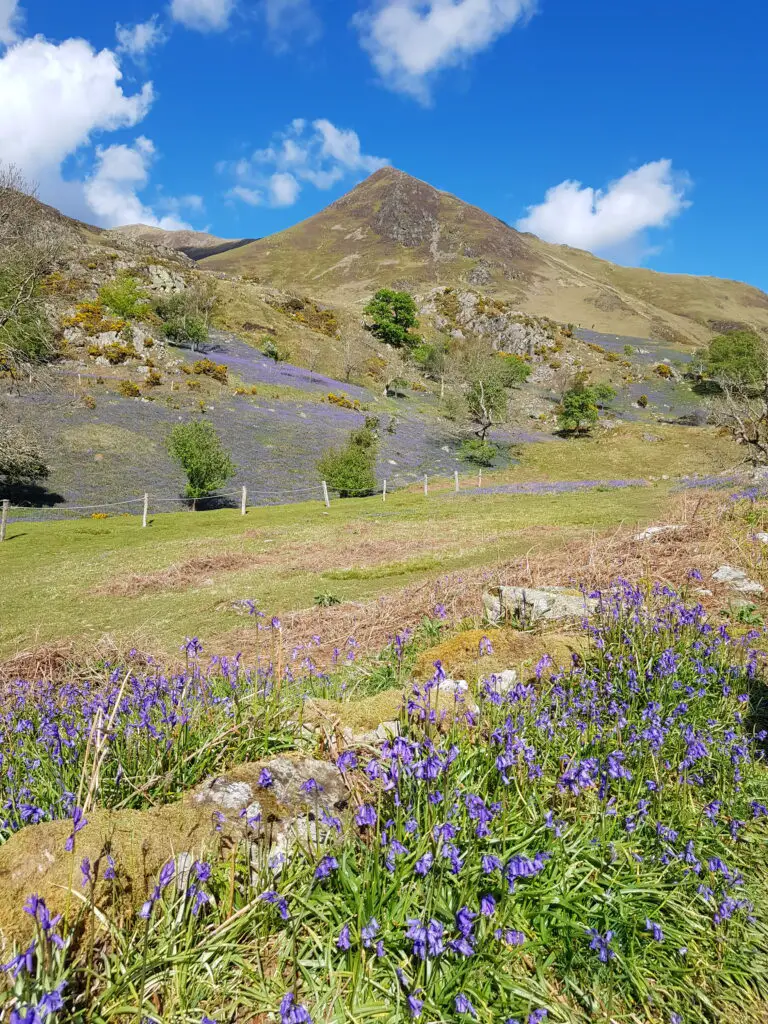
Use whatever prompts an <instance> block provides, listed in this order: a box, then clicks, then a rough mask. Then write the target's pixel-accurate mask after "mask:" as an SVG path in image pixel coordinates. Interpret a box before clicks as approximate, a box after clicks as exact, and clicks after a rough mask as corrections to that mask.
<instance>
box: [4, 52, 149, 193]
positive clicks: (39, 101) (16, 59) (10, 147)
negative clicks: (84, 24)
mask: <svg viewBox="0 0 768 1024" xmlns="http://www.w3.org/2000/svg"><path fill="white" fill-rule="evenodd" d="M121 78H122V72H121V71H120V67H119V65H118V62H117V58H116V57H115V55H114V53H112V52H111V51H110V50H102V51H101V52H100V53H97V52H96V51H95V50H94V49H93V48H92V47H91V46H90V44H89V43H87V42H86V41H85V40H84V39H67V40H66V41H65V42H63V43H58V44H55V43H49V42H47V41H46V40H45V39H43V38H42V37H41V36H37V37H35V38H34V39H26V40H24V42H21V43H19V44H17V45H16V46H14V47H12V48H11V49H10V50H8V51H7V52H6V53H5V55H4V56H3V57H2V59H0V154H2V158H3V160H6V161H8V162H9V163H14V164H17V165H18V166H19V167H20V168H21V169H22V170H23V171H24V172H25V173H26V174H27V175H28V176H30V177H41V176H45V174H46V172H50V171H52V170H55V171H56V172H58V169H59V167H60V165H61V163H62V161H63V160H64V159H65V158H66V157H67V156H69V155H70V154H72V153H74V152H75V151H76V150H78V149H79V148H80V147H81V146H84V145H86V144H88V143H89V142H90V140H91V137H92V136H93V135H94V134H95V133H96V132H99V131H113V130H114V129H116V128H124V127H130V126H132V125H135V124H137V123H138V122H139V121H140V120H141V119H142V118H143V117H144V115H145V114H146V113H147V111H148V110H149V107H150V104H151V103H152V84H151V83H150V82H147V83H146V84H145V85H144V86H143V87H142V89H141V91H140V92H137V93H134V94H133V95H132V96H128V95H126V94H125V93H124V92H123V90H122V88H121V86H120V84H119V83H120V79H121Z"/></svg>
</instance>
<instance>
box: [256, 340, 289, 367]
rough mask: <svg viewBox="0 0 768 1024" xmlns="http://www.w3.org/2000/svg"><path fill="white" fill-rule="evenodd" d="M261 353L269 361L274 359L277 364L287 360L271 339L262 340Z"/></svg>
mask: <svg viewBox="0 0 768 1024" xmlns="http://www.w3.org/2000/svg"><path fill="white" fill-rule="evenodd" d="M261 353H262V355H265V356H266V357H267V359H274V361H275V362H276V363H279V362H281V361H282V360H283V359H284V358H285V356H284V355H283V353H282V352H281V351H280V349H279V348H278V347H277V345H276V344H275V343H274V341H272V339H271V338H269V337H266V338H262V341H261Z"/></svg>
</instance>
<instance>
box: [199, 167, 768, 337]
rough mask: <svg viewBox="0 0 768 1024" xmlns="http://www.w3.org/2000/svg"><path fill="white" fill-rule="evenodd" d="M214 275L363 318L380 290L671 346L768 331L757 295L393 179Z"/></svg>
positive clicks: (231, 259) (377, 180)
mask: <svg viewBox="0 0 768 1024" xmlns="http://www.w3.org/2000/svg"><path fill="white" fill-rule="evenodd" d="M205 264H206V266H209V267H210V268H211V269H212V270H232V271H234V272H236V273H243V272H247V273H250V274H255V275H256V276H257V277H258V278H259V280H260V281H261V282H263V283H264V284H269V285H274V286H276V287H280V288H287V289H291V290H293V291H295V290H296V289H301V290H302V291H303V292H304V294H307V295H312V296H313V297H315V298H318V299H321V300H323V301H329V302H341V303H351V304H353V305H355V306H357V305H359V303H360V302H361V301H362V300H363V299H365V298H366V297H367V296H370V294H371V292H372V291H374V290H375V289H376V288H382V287H396V288H404V289H407V290H409V291H411V292H414V293H416V294H422V295H423V294H425V293H426V292H429V291H431V290H432V289H434V288H435V287H442V288H449V289H456V290H457V291H458V292H461V291H463V290H464V291H465V290H467V289H475V290H480V291H482V292H483V293H485V295H487V296H488V301H489V302H490V303H491V304H494V303H496V304H499V308H502V307H503V308H505V309H507V310H509V309H513V310H518V311H521V312H525V313H531V314H534V315H537V316H548V317H550V318H552V319H553V320H558V321H560V322H561V323H574V324H580V325H583V326H585V327H587V328H593V329H595V330H597V331H602V332H606V333H610V334H619V335H624V336H628V337H636V338H656V339H658V340H664V341H668V342H673V343H679V342H686V341H687V342H693V343H702V342H705V341H706V340H707V339H708V338H709V337H710V336H711V334H712V331H713V330H714V329H715V327H714V325H715V324H716V323H720V322H724V321H725V320H728V321H729V322H733V323H738V324H739V325H742V326H750V325H753V326H754V327H756V328H763V327H764V328H766V329H768V296H766V295H764V294H763V293H762V292H760V291H758V289H756V288H750V287H749V286H748V285H743V284H738V283H736V282H725V281H718V280H716V279H713V278H694V277H684V276H682V275H669V274H658V273H655V272H653V271H649V270H644V269H641V268H631V267H619V266H615V265H614V264H612V263H609V262H607V261H606V260H602V259H599V258H598V257H596V256H593V255H591V254H590V253H588V252H583V251H580V250H576V249H571V248H569V247H567V246H560V245H552V244H549V243H547V242H543V241H541V239H539V238H537V237H536V236H535V235H529V234H525V235H523V234H521V233H520V232H519V231H516V230H515V229H514V228H511V227H510V226H509V225H508V224H505V223H504V221H502V220H500V219H499V218H498V217H494V216H492V215H491V214H489V213H486V212H485V211H484V210H482V209H480V208H479V207H477V206H472V205H471V204H470V203H466V202H464V201H463V200H461V199H458V198H457V197H456V196H454V195H452V194H451V193H449V192H443V191H440V190H439V189H436V188H434V187H433V186H432V185H430V184H428V183H427V182H425V181H421V180H420V179H419V178H414V177H413V176H412V175H410V174H407V173H406V172H405V171H401V170H399V169H398V168H396V167H382V168H381V169H380V170H378V171H375V172H374V173H373V174H371V175H370V176H369V177H368V178H366V179H365V180H364V181H362V182H360V184H359V185H357V186H356V187H355V188H353V189H352V190H351V191H350V192H348V193H347V194H346V195H344V196H341V198H340V199H337V200H336V201H335V202H334V203H331V205H330V206H328V207H326V208H325V209H324V210H321V211H320V213H317V214H315V216H313V217H310V218H309V219H308V220H305V221H303V222H301V223H300V224H296V225H295V226H294V227H292V228H289V229H288V230H286V231H281V232H279V233H278V234H276V235H272V236H270V237H268V238H263V239H261V240H259V241H257V242H253V243H251V244H248V245H242V246H241V247H240V248H238V249H235V250H231V251H229V252H226V253H220V254H218V255H216V256H213V257H212V258H211V259H209V260H206V261H205ZM710 317H711V318H713V319H711V320H710V319H708V318H710Z"/></svg>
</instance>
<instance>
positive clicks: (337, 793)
mask: <svg viewBox="0 0 768 1024" xmlns="http://www.w3.org/2000/svg"><path fill="white" fill-rule="evenodd" d="M264 766H265V767H266V768H267V770H268V771H269V773H270V774H271V775H272V778H273V779H274V780H275V781H274V783H273V785H272V786H271V787H270V792H271V794H272V796H273V797H274V799H275V800H277V802H278V803H279V804H282V806H283V807H287V808H290V809H294V810H296V811H298V810H299V809H301V810H303V809H305V808H307V807H310V808H315V807H317V808H318V809H320V808H322V809H323V810H325V811H327V812H330V811H333V810H340V809H342V808H343V807H346V805H347V800H348V793H347V788H346V786H345V785H344V781H343V779H342V777H341V774H340V772H339V770H338V768H337V767H336V766H335V765H332V764H329V763H328V762H327V761H317V760H315V759H314V758H312V757H302V758H298V759H295V760H294V759H291V758H288V757H274V758H272V759H271V760H270V761H266V762H265V765H264ZM310 779H314V780H315V782H316V783H317V784H318V787H319V789H318V790H317V792H314V793H305V792H304V791H303V790H302V788H301V787H302V786H303V785H304V784H305V783H306V782H308V781H309V780H310Z"/></svg>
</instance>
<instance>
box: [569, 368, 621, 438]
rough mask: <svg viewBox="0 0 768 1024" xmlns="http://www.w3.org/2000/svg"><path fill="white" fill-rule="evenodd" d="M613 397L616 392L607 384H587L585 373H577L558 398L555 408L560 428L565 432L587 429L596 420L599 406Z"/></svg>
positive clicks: (577, 431) (572, 432) (575, 432)
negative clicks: (558, 403)
mask: <svg viewBox="0 0 768 1024" xmlns="http://www.w3.org/2000/svg"><path fill="white" fill-rule="evenodd" d="M615 397H616V392H615V391H614V389H613V388H612V387H611V386H610V385H609V384H587V382H586V376H585V374H583V373H580V374H577V376H576V379H575V381H574V383H573V385H572V387H570V388H569V389H568V391H566V392H565V394H564V395H563V397H562V398H561V400H560V406H559V407H558V410H557V422H558V426H559V427H560V430H562V431H563V432H564V433H566V434H577V433H583V432H585V431H588V430H589V428H590V427H592V426H594V424H595V423H597V421H598V418H599V416H600V410H599V407H600V406H601V405H605V404H606V403H608V402H610V401H611V400H612V399H614V398H615Z"/></svg>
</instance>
